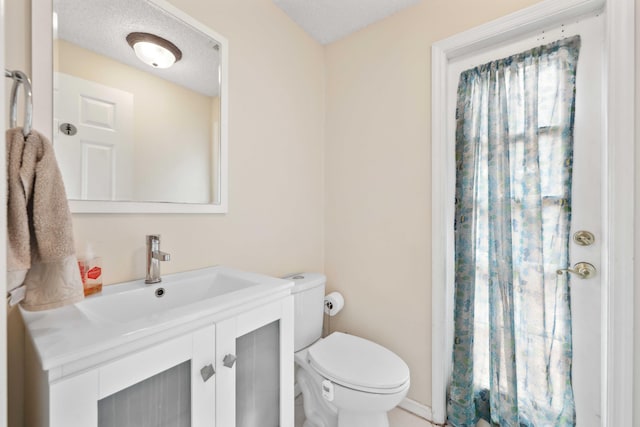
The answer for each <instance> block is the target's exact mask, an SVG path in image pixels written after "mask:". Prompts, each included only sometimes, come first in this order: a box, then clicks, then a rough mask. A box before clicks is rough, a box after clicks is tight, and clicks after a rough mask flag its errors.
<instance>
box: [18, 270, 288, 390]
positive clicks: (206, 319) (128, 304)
mask: <svg viewBox="0 0 640 427" xmlns="http://www.w3.org/2000/svg"><path fill="white" fill-rule="evenodd" d="M292 287H293V281H291V280H285V279H277V278H274V277H269V276H265V275H262V274H256V273H249V272H245V271H240V270H235V269H233V268H229V267H223V266H215V267H207V268H203V269H200V270H192V271H187V272H184V273H174V274H166V275H163V277H162V282H160V283H157V284H153V285H147V284H145V283H144V280H143V279H141V280H135V281H132V282H126V283H121V284H117V285H109V286H105V287H103V288H102V292H101V293H99V294H96V295H92V296H90V297H88V298H85V299H84V300H83V301H81V302H79V303H76V304H69V305H65V306H63V307H60V308H55V309H51V310H43V311H26V310H24V309H21V310H20V312H21V314H22V317H23V319H24V322H25V325H26V327H27V329H28V331H29V336H30V338H31V340H32V342H33V344H34V348H35V349H36V352H37V355H38V358H39V359H40V362H41V366H42V369H44V370H49V369H53V368H56V367H60V369H62V370H60V369H58V370H54V371H55V373H56V374H55V375H58V374H60V373H61V372H63V371H64V372H65V373H69V372H76V371H80V370H82V369H84V368H86V367H88V366H94V365H97V364H99V363H102V362H104V361H107V360H114V359H117V358H118V357H120V356H122V355H124V354H129V353H131V352H133V351H137V350H139V349H141V348H146V347H148V346H150V345H153V344H156V343H160V342H164V341H166V340H167V339H172V338H175V337H177V336H180V335H182V334H185V333H189V332H191V331H194V330H197V329H198V328H200V327H203V326H207V325H211V324H215V323H216V322H218V321H220V320H223V319H227V318H229V317H232V316H234V315H236V314H238V313H243V312H245V311H247V310H250V309H251V308H252V307H257V306H262V305H264V304H266V303H269V302H271V301H280V300H282V298H284V297H286V296H289V295H291V288H292ZM159 293H161V294H162V296H161V297H158V296H157V295H158V294H159ZM63 368H64V369H63ZM51 378H52V377H51ZM51 378H50V379H51Z"/></svg>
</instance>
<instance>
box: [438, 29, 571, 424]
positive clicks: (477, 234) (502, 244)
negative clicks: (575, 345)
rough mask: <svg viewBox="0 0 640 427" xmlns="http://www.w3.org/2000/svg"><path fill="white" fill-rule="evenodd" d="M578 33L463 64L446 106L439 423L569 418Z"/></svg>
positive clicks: (568, 420)
mask: <svg viewBox="0 0 640 427" xmlns="http://www.w3.org/2000/svg"><path fill="white" fill-rule="evenodd" d="M579 49H580V38H579V36H575V37H573V38H569V39H564V40H560V41H557V42H555V43H551V44H549V45H546V46H541V47H537V48H534V49H531V50H529V51H526V52H523V53H520V54H518V55H514V56H511V57H508V58H504V59H500V60H497V61H493V62H490V63H488V64H484V65H481V66H479V67H476V68H473V69H470V70H467V71H465V72H463V73H462V74H461V76H460V82H459V86H458V105H457V112H456V120H457V129H456V231H455V254H456V255H455V256H456V272H455V282H456V287H455V320H454V322H455V337H454V349H453V374H452V378H451V382H450V387H449V396H448V410H447V411H448V419H449V423H450V424H452V425H453V426H455V427H471V426H473V427H475V425H476V422H477V421H478V419H479V418H483V419H485V420H487V421H489V422H491V423H493V424H494V425H499V426H501V427H521V426H527V427H532V426H536V427H547V426H554V427H563V426H573V425H575V406H574V401H573V391H572V386H571V357H572V347H571V317H570V298H569V283H568V278H567V277H566V276H557V275H556V269H558V268H564V267H565V266H567V265H568V261H569V260H568V252H569V229H570V221H571V171H572V153H573V121H574V108H575V73H576V66H577V62H578V54H579Z"/></svg>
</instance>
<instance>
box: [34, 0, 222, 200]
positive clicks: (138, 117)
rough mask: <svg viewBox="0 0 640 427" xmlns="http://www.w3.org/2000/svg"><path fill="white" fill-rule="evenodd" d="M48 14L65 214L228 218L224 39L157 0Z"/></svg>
mask: <svg viewBox="0 0 640 427" xmlns="http://www.w3.org/2000/svg"><path fill="white" fill-rule="evenodd" d="M52 17H53V19H52V35H53V36H52V44H51V46H52V47H51V49H52V54H53V64H52V65H53V67H52V68H53V70H52V71H53V72H52V76H51V80H52V92H53V101H52V103H53V132H52V142H53V145H54V149H55V152H56V158H57V160H58V164H59V166H60V170H61V172H62V175H63V180H64V183H65V188H66V191H67V196H68V198H69V199H70V206H71V209H72V211H74V212H226V200H227V194H226V192H227V186H226V170H227V131H226V106H227V100H226V96H227V87H226V66H227V46H228V45H227V42H226V40H225V39H224V38H223V37H222V36H220V35H218V34H217V33H215V32H214V31H212V30H211V29H209V28H207V27H206V26H204V25H203V24H201V23H199V22H197V21H196V20H194V19H193V18H192V17H190V16H188V15H186V14H185V13H184V12H182V11H180V10H178V9H176V8H175V7H173V6H172V5H170V4H169V3H167V2H165V1H163V0H53V6H52ZM34 43H35V42H34ZM158 55H159V56H158ZM143 61H144V62H143ZM163 61H164V62H163Z"/></svg>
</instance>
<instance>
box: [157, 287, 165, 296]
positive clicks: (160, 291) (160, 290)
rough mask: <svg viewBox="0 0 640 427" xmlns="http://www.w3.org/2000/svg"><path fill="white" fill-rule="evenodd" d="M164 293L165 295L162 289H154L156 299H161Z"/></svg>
mask: <svg viewBox="0 0 640 427" xmlns="http://www.w3.org/2000/svg"><path fill="white" fill-rule="evenodd" d="M164 293H165V290H164V288H158V289H156V296H157V297H158V298H161V297H163V296H164Z"/></svg>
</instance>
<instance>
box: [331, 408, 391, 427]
mask: <svg viewBox="0 0 640 427" xmlns="http://www.w3.org/2000/svg"><path fill="white" fill-rule="evenodd" d="M338 427H389V417H388V416H387V413H386V412H366V413H362V412H350V411H346V410H339V411H338Z"/></svg>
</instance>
